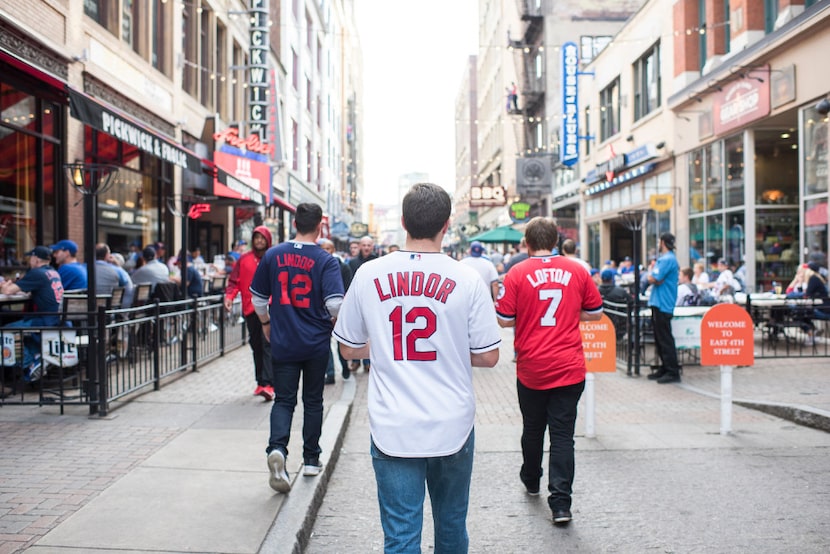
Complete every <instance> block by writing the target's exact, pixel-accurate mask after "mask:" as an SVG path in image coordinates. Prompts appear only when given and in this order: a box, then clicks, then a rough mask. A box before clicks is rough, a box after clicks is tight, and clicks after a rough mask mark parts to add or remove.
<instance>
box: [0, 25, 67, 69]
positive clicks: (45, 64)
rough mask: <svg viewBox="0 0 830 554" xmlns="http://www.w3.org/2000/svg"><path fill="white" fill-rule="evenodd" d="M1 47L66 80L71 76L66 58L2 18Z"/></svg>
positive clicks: (0, 30)
mask: <svg viewBox="0 0 830 554" xmlns="http://www.w3.org/2000/svg"><path fill="white" fill-rule="evenodd" d="M0 49H3V50H5V51H7V52H9V53H10V54H13V55H15V56H17V57H18V58H20V59H21V60H24V61H26V62H27V63H30V64H32V65H34V66H36V67H38V68H39V69H42V70H43V71H45V72H47V73H51V74H52V75H54V76H55V77H59V78H61V79H63V80H64V81H66V80H67V78H68V77H69V67H68V66H67V61H68V60H67V59H66V58H64V57H62V56H61V55H60V54H58V53H56V52H54V51H52V50H49V49H48V48H46V47H45V46H43V45H42V44H38V43H37V42H36V41H35V40H34V39H32V38H31V37H29V36H27V35H26V34H25V33H23V32H22V31H21V30H20V29H18V28H17V27H15V26H14V25H12V24H11V23H9V22H8V21H6V20H5V19H0Z"/></svg>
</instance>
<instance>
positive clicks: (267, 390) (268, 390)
mask: <svg viewBox="0 0 830 554" xmlns="http://www.w3.org/2000/svg"><path fill="white" fill-rule="evenodd" d="M259 395H260V396H261V397H263V398H264V399H265V400H267V401H268V402H272V401H273V400H274V398H276V394H274V387H272V386H271V385H266V386H264V387H262V392H261V393H259Z"/></svg>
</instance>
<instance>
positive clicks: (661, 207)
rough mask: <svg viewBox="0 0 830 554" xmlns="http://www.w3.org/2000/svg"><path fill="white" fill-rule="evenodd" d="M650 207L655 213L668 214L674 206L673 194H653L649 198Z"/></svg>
mask: <svg viewBox="0 0 830 554" xmlns="http://www.w3.org/2000/svg"><path fill="white" fill-rule="evenodd" d="M648 200H649V207H650V208H651V209H652V210H654V211H655V212H667V211H669V210H670V209H671V207H672V205H673V204H674V195H672V194H652V195H651V196H650V197H649V199H648Z"/></svg>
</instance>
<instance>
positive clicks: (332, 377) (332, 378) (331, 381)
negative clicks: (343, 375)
mask: <svg viewBox="0 0 830 554" xmlns="http://www.w3.org/2000/svg"><path fill="white" fill-rule="evenodd" d="M326 384H327V385H333V384H334V375H332V376H331V377H326Z"/></svg>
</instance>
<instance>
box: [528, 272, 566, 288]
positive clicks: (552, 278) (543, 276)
mask: <svg viewBox="0 0 830 554" xmlns="http://www.w3.org/2000/svg"><path fill="white" fill-rule="evenodd" d="M534 277H535V278H534ZM571 277H572V275H571V272H570V271H567V270H564V269H559V268H553V267H552V268H544V269H537V270H536V271H534V272H533V275H530V274H528V275H527V280H528V281H529V282H530V284H531V285H533V286H534V287H538V286H540V285H544V284H545V283H559V284H561V285H565V286H566V287H567V286H568V283H569V282H570V281H571Z"/></svg>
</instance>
